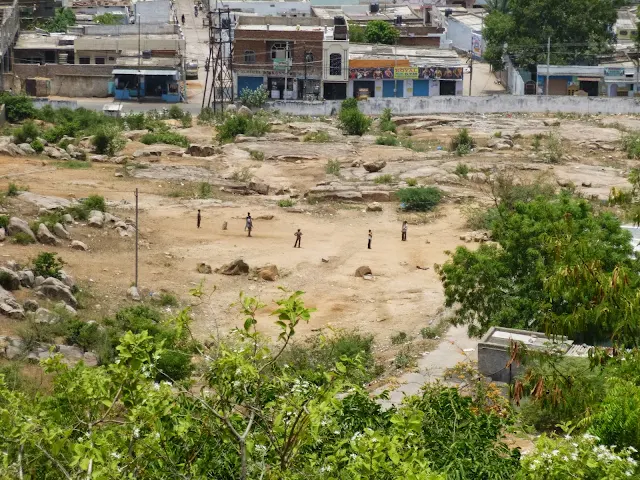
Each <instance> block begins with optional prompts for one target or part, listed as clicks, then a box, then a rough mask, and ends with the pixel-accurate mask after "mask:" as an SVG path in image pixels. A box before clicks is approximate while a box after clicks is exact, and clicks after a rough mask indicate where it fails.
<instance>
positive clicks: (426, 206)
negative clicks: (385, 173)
mask: <svg viewBox="0 0 640 480" xmlns="http://www.w3.org/2000/svg"><path fill="white" fill-rule="evenodd" d="M396 196H397V197H398V199H399V200H400V203H401V204H402V206H403V208H404V210H407V211H415V212H428V211H429V210H433V209H434V208H435V207H436V206H437V205H438V204H439V203H440V200H441V199H442V191H441V190H440V189H438V188H436V187H415V188H402V189H400V190H398V191H397V192H396Z"/></svg>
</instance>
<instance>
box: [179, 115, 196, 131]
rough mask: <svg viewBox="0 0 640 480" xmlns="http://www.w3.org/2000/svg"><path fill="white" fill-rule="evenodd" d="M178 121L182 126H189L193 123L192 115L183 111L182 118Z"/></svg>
mask: <svg viewBox="0 0 640 480" xmlns="http://www.w3.org/2000/svg"><path fill="white" fill-rule="evenodd" d="M180 123H181V124H182V128H189V127H191V126H192V125H193V116H192V115H191V114H190V113H189V112H184V115H182V118H181V119H180Z"/></svg>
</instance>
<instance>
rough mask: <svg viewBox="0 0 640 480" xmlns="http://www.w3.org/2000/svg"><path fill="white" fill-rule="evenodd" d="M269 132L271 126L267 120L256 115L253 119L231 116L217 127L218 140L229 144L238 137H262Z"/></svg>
mask: <svg viewBox="0 0 640 480" xmlns="http://www.w3.org/2000/svg"><path fill="white" fill-rule="evenodd" d="M269 130H271V125H269V122H268V121H267V119H265V118H264V117H262V116H260V115H254V116H253V117H251V118H247V117H242V116H239V115H230V116H228V117H227V118H226V119H225V120H224V121H223V122H222V123H221V124H220V125H218V126H217V131H218V134H217V139H218V140H219V141H220V142H222V143H227V142H232V141H233V140H234V139H235V138H236V137H237V136H238V135H248V136H250V137H262V136H263V135H264V134H265V133H267V132H268V131H269Z"/></svg>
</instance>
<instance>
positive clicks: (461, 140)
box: [449, 128, 476, 156]
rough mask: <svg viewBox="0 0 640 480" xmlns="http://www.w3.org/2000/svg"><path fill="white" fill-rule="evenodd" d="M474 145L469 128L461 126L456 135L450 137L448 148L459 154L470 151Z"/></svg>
mask: <svg viewBox="0 0 640 480" xmlns="http://www.w3.org/2000/svg"><path fill="white" fill-rule="evenodd" d="M475 146H476V142H475V140H474V139H473V138H472V137H471V135H469V130H467V129H466V128H461V129H460V130H458V133H457V135H456V136H454V137H453V138H452V139H451V143H450V144H449V150H450V151H452V152H455V153H456V154H457V155H459V156H461V155H466V154H468V153H470V152H471V149H472V148H473V147H475Z"/></svg>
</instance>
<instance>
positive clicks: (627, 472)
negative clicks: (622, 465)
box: [624, 470, 633, 477]
mask: <svg viewBox="0 0 640 480" xmlns="http://www.w3.org/2000/svg"><path fill="white" fill-rule="evenodd" d="M624 474H625V475H626V476H627V477H630V476H631V475H633V472H632V471H630V470H627V471H626V472H624Z"/></svg>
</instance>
